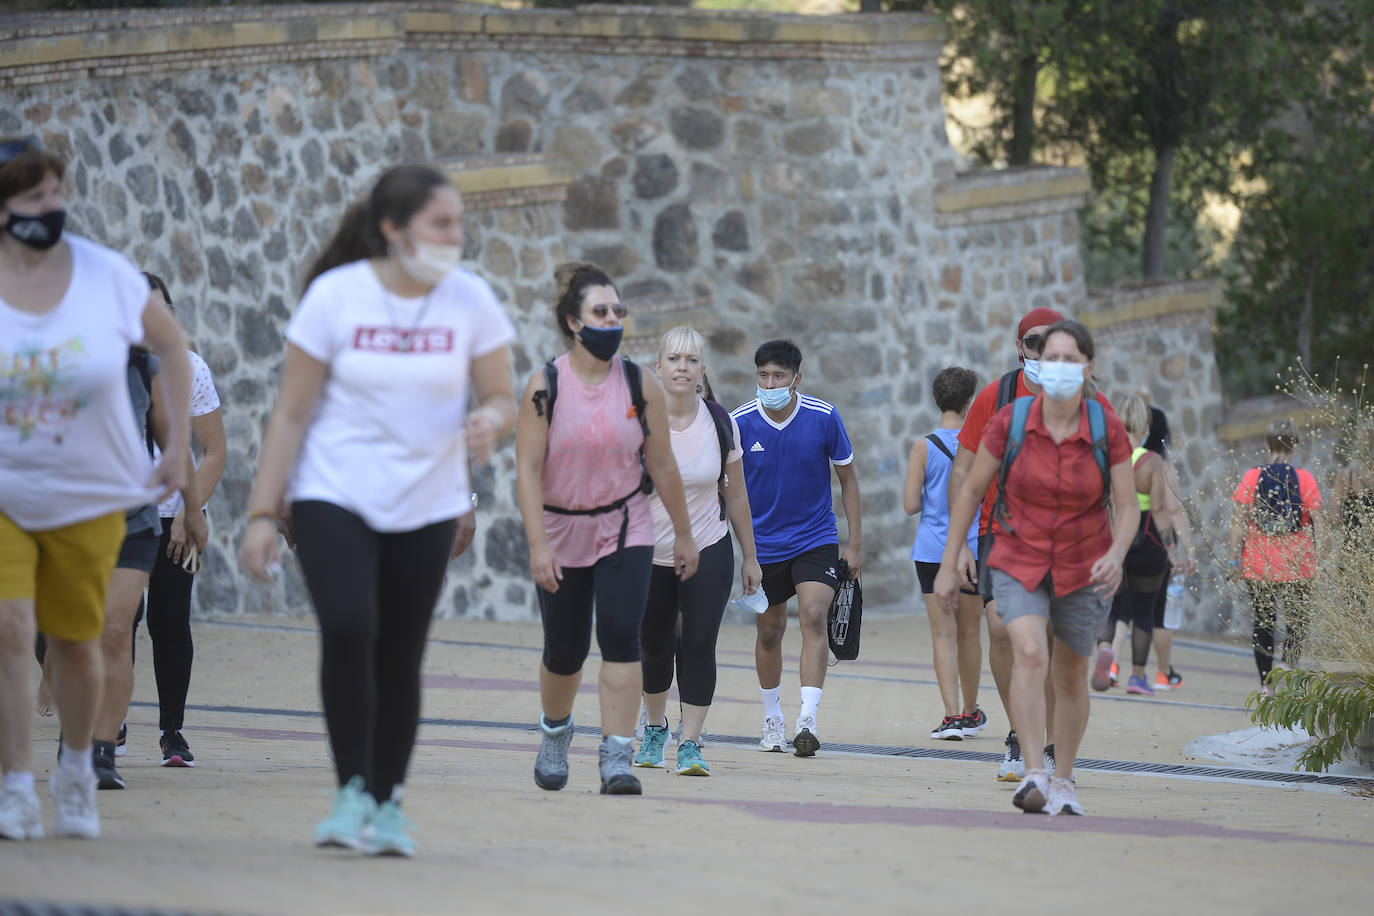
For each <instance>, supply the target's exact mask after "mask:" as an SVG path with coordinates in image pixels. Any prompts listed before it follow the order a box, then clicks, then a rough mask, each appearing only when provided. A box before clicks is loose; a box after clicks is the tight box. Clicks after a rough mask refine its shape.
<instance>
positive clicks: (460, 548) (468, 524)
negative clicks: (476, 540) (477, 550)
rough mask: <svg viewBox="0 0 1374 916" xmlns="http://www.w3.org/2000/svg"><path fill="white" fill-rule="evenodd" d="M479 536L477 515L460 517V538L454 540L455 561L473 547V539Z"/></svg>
mask: <svg viewBox="0 0 1374 916" xmlns="http://www.w3.org/2000/svg"><path fill="white" fill-rule="evenodd" d="M476 534H477V513H476V512H469V513H468V514H467V515H460V516H458V536H457V537H455V538H454V539H453V559H455V560H456V559H458V558H459V557H461V556H462V555H463V554H464V553H465V552H466V551H467V549H468V548H469V547H471V546H472V538H473V536H474V535H476Z"/></svg>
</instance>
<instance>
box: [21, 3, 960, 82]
mask: <svg viewBox="0 0 1374 916" xmlns="http://www.w3.org/2000/svg"><path fill="white" fill-rule="evenodd" d="M944 37H945V27H944V24H943V23H942V22H941V21H940V20H939V19H937V18H935V17H931V16H925V15H917V14H892V13H886V14H880V15H847V16H826V17H818V16H801V15H794V14H776V13H754V12H747V11H714V10H683V9H663V8H658V7H611V6H584V7H580V8H578V9H576V10H505V9H500V8H498V7H486V6H478V5H469V4H447V3H370V4H337V5H314V6H286V7H237V8H236V7H228V8H218V9H185V10H167V9H156V10H118V11H110V10H101V11H87V12H84V13H80V12H79V13H71V14H62V15H60V16H55V15H53V14H51V13H23V14H11V15H3V16H0V85H4V84H19V83H26V82H43V81H49V80H54V79H74V78H78V77H81V76H84V75H87V74H88V73H91V72H95V73H96V74H97V75H100V74H101V73H103V74H105V75H119V74H122V73H124V72H133V69H136V70H137V71H138V72H151V71H153V70H156V69H158V67H157V62H158V61H162V62H164V63H165V64H166V65H167V66H166V69H173V70H176V69H191V68H206V67H213V66H216V65H218V64H222V63H227V62H231V61H236V60H243V59H245V58H250V59H253V60H255V61H256V60H257V59H258V58H261V57H264V56H267V57H271V56H272V55H273V54H274V53H277V54H283V55H284V56H287V57H289V58H290V59H298V58H299V57H300V56H301V53H300V52H301V50H302V48H301V47H299V46H305V48H307V49H308V48H318V49H319V50H320V51H321V52H322V53H321V56H330V57H333V56H345V54H344V53H340V52H346V51H347V50H348V49H349V48H350V47H354V48H356V50H357V52H358V55H357V56H377V55H381V54H387V53H394V52H395V51H396V50H398V49H400V48H401V47H402V46H405V45H413V46H416V47H421V48H427V47H433V46H434V45H435V43H436V42H438V43H439V45H441V46H459V47H468V48H475V49H482V48H487V47H490V48H493V49H503V48H504V49H515V48H519V49H523V50H530V49H533V48H536V47H539V46H542V44H543V43H549V44H550V49H559V50H578V49H584V50H589V51H591V50H594V51H597V52H598V53H612V54H615V53H621V54H659V55H662V54H666V55H671V56H713V57H773V58H784V59H785V58H799V59H831V58H836V59H844V58H851V59H862V60H870V59H881V60H889V59H890V60H908V59H912V60H914V59H918V58H934V57H935V56H937V55H938V53H939V50H940V45H941V43H942V42H943V41H944ZM293 46H294V47H296V48H297V50H296V53H290V49H291V48H292V47H293Z"/></svg>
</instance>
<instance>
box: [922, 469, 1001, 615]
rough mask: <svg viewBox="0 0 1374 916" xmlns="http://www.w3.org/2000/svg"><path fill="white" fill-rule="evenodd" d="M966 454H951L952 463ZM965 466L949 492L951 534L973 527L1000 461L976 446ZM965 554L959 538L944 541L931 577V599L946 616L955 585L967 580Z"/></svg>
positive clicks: (953, 602)
mask: <svg viewBox="0 0 1374 916" xmlns="http://www.w3.org/2000/svg"><path fill="white" fill-rule="evenodd" d="M967 452H968V450H967V449H962V448H961V449H959V451H957V452H955V453H954V460H955V463H956V464H957V463H958V461H959V459H960V458H961V457H963V456H964V455H965V454H967ZM965 464H966V466H968V470H967V471H966V472H965V473H964V477H963V482H962V483H961V484H960V486H959V489H958V490H956V491H954V492H953V493H952V497H953V498H952V499H951V500H950V504H949V530H950V531H952V532H954V531H968V529H969V526H970V525H972V524H973V519H974V517H975V516H976V515H977V514H978V508H979V506H981V505H982V504H983V497H984V496H985V495H986V494H987V492H988V487H990V486H991V485H992V481H993V478H995V477H996V476H997V469H998V468H999V467H1000V466H1001V461H1000V460H999V459H997V458H994V457H993V456H992V452H990V451H988V448H987V446H986V445H979V446H978V451H977V453H976V454H975V455H973V456H972V457H970V458H969V459H968V460H967V461H966V462H965ZM967 553H969V549H968V544H966V543H965V542H964V539H963V538H962V537H949V538H946V539H945V553H944V556H943V557H942V558H941V560H940V571H939V573H937V574H936V576H935V598H936V600H937V601H939V603H940V605H941V606H942V607H944V608H946V609H947V610H949V611H950V613H953V612H954V608H955V605H956V604H957V603H958V601H959V584H960V583H961V582H963V581H964V580H965V578H966V577H967V572H966V571H965V569H964V563H963V556H964V554H967ZM969 581H976V580H973V579H969Z"/></svg>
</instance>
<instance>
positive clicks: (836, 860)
mask: <svg viewBox="0 0 1374 916" xmlns="http://www.w3.org/2000/svg"><path fill="white" fill-rule="evenodd" d="M433 637H434V640H433V644H432V646H431V649H430V651H429V653H428V655H427V657H426V662H425V677H426V684H427V689H426V693H425V709H424V714H425V717H426V723H425V725H424V726H423V727H422V729H421V734H420V747H419V749H418V752H417V755H416V758H415V760H414V762H413V765H412V770H411V777H410V779H409V782H408V786H407V800H406V809H407V811H408V812H409V814H410V816H411V817H412V818H413V819H414V820H415V821H416V822H417V824H418V830H417V837H418V840H419V843H420V855H419V856H418V857H417V858H415V859H414V860H409V861H398V860H385V861H374V860H366V859H362V858H359V857H358V856H356V855H354V854H351V853H347V852H344V851H341V850H316V849H313V848H312V847H311V846H310V845H309V836H310V831H311V829H312V827H313V825H314V823H315V821H316V820H317V819H318V818H319V817H321V816H322V815H323V813H324V811H325V810H326V808H327V806H328V802H329V797H330V793H331V789H332V776H331V769H330V767H329V764H328V759H327V757H326V756H325V744H324V726H323V721H322V720H321V718H320V716H319V712H318V710H319V699H318V692H317V687H316V658H317V647H316V638H315V635H314V632H313V630H312V629H311V626H310V620H309V619H308V618H304V617H294V618H256V619H234V620H226V621H215V622H208V623H201V624H198V625H197V628H196V648H197V658H196V673H195V679H194V682H193V684H192V690H191V697H190V702H191V704H192V706H193V708H192V710H191V711H190V712H189V713H188V726H189V727H188V728H187V729H186V735H187V737H188V739H189V741H190V743H191V746H192V748H193V749H194V750H195V752H196V756H197V759H198V761H199V762H200V765H199V766H198V767H197V768H196V769H193V770H164V769H161V768H160V767H158V766H157V762H158V760H159V759H160V755H159V754H158V752H157V738H156V735H157V730H156V722H157V716H156V708H155V700H156V691H155V689H154V686H153V679H152V671H151V666H150V661H151V659H150V654H151V653H150V649H149V646H148V644H147V640H146V637H143V638H142V639H141V642H140V646H139V670H138V687H137V689H136V691H135V708H134V709H133V710H132V711H131V713H130V716H129V756H128V757H126V758H124V762H123V763H122V765H121V771H122V772H123V773H124V775H125V777H126V778H127V780H128V783H129V788H128V790H127V791H124V792H102V793H100V803H101V812H102V816H103V818H104V830H105V835H104V837H103V838H102V839H100V840H98V841H94V842H80V841H70V840H65V841H56V840H51V839H48V840H42V841H33V842H26V843H11V844H4V845H0V912H3V911H5V909H6V908H5V905H4V903H3V901H5V900H11V901H13V900H29V901H33V900H46V901H63V902H82V903H88V904H104V905H107V906H126V907H143V908H157V909H160V910H164V911H165V910H173V911H175V910H185V911H196V912H223V913H292V914H301V913H343V912H359V913H449V912H461V913H541V914H543V913H565V912H573V913H584V912H585V913H591V912H627V911H630V910H631V909H636V908H642V909H643V910H645V911H646V912H653V913H674V914H676V913H694V914H695V913H746V912H777V911H788V912H799V913H834V914H837V916H847V914H850V913H861V912H862V913H869V912H874V913H910V912H918V911H923V910H927V909H938V910H940V911H942V912H950V911H962V912H967V913H984V912H989V911H993V910H994V909H996V910H999V911H1001V910H1006V911H1017V912H1051V911H1053V912H1056V913H1078V912H1082V913H1092V914H1094V916H1101V914H1104V913H1112V914H1118V913H1137V912H1139V913H1144V912H1150V913H1158V912H1166V911H1176V912H1207V913H1209V916H1211V914H1221V913H1232V912H1234V913H1243V914H1246V916H1253V914H1262V913H1285V914H1289V913H1292V912H1294V911H1295V910H1298V909H1301V910H1302V911H1305V912H1310V913H1328V912H1345V911H1350V912H1362V911H1364V910H1365V909H1366V908H1367V907H1368V903H1369V890H1368V889H1369V879H1368V870H1369V862H1370V861H1372V859H1371V856H1374V799H1369V798H1364V797H1357V796H1355V795H1352V794H1350V792H1349V791H1347V790H1346V789H1343V788H1341V787H1340V786H1338V785H1327V784H1322V783H1320V782H1319V783H1316V784H1311V785H1306V786H1303V785H1297V784H1294V783H1292V782H1274V781H1269V780H1270V778H1271V777H1270V775H1269V774H1265V773H1261V772H1259V771H1254V770H1251V771H1249V772H1245V771H1239V772H1237V771H1234V770H1233V771H1231V772H1230V773H1229V774H1228V775H1229V776H1230V777H1232V778H1226V779H1217V778H1212V777H1210V776H1208V775H1207V774H1208V773H1212V772H1215V771H1213V770H1204V769H1196V768H1195V767H1198V766H1200V765H1201V766H1208V767H1218V766H1225V765H1224V764H1218V763H1216V762H1215V761H1207V760H1191V759H1188V758H1186V757H1184V755H1183V748H1184V746H1185V745H1186V744H1187V743H1188V742H1189V741H1190V740H1191V739H1194V738H1196V737H1199V736H1204V735H1215V734H1221V733H1225V732H1229V731H1233V730H1236V729H1242V728H1245V727H1246V726H1247V725H1249V722H1248V719H1247V718H1246V715H1245V713H1244V710H1243V706H1244V698H1245V696H1246V694H1247V693H1248V692H1249V691H1250V690H1251V689H1253V685H1254V674H1253V662H1252V661H1251V660H1250V659H1249V658H1248V657H1247V656H1245V655H1237V654H1231V653H1225V652H1216V651H1207V650H1206V649H1205V648H1204V647H1201V646H1184V647H1179V648H1177V649H1176V650H1175V656H1176V660H1175V665H1176V666H1177V667H1178V668H1179V669H1180V670H1181V671H1182V672H1183V673H1184V675H1185V678H1186V681H1185V685H1184V689H1183V690H1181V691H1177V692H1173V693H1166V694H1160V695H1158V696H1157V697H1155V698H1138V697H1127V696H1125V694H1124V693H1122V692H1121V691H1113V692H1111V693H1108V694H1103V695H1094V698H1093V703H1092V720H1091V722H1090V723H1089V727H1088V734H1087V736H1086V739H1085V741H1084V746H1083V751H1082V753H1083V756H1084V757H1087V758H1094V759H1095V760H1097V761H1098V762H1099V766H1101V767H1103V768H1096V769H1083V770H1081V771H1080V773H1079V774H1078V781H1079V785H1080V792H1081V797H1082V800H1083V804H1084V806H1085V807H1086V808H1087V810H1088V814H1089V816H1088V817H1085V818H1063V817H1060V818H1048V817H1041V816H1030V815H1023V814H1021V813H1019V812H1017V811H1016V810H1015V809H1013V808H1012V806H1011V787H1010V786H1008V785H1005V784H1001V783H998V782H996V781H995V780H994V778H993V777H994V774H995V771H996V764H995V763H994V762H992V761H993V760H994V759H995V758H996V757H997V756H999V755H1000V752H1001V744H1002V737H1003V736H1004V735H1005V733H1006V720H1005V717H1004V715H1003V713H1002V710H1001V707H1000V704H999V703H998V701H997V698H996V695H995V691H994V690H993V689H992V686H991V678H990V676H986V675H985V678H984V683H985V685H986V686H985V688H984V691H983V693H982V699H983V706H984V708H985V709H986V710H987V712H988V715H989V717H990V718H991V720H992V724H991V727H990V728H989V729H988V730H987V731H986V732H985V733H984V734H983V735H982V736H980V737H979V738H976V739H972V740H968V741H964V742H962V743H959V744H954V743H950V742H935V741H931V740H930V739H929V738H927V737H926V736H927V734H928V733H929V731H930V728H931V727H932V726H933V725H934V724H935V721H936V720H937V719H938V718H939V701H938V694H937V691H936V688H935V680H934V672H933V670H932V669H931V666H930V638H929V631H928V629H927V625H926V621H925V618H924V617H901V618H886V619H882V618H879V619H872V620H868V621H866V622H865V630H864V636H863V645H864V651H863V658H862V659H861V660H860V661H857V662H847V663H843V664H841V665H840V666H839V667H837V668H833V669H831V675H830V678H829V680H828V681H827V684H826V692H825V698H824V701H823V703H822V706H821V715H820V719H819V726H820V736H821V739H822V741H823V742H825V744H826V745H827V748H823V749H822V752H821V754H820V755H819V756H817V757H816V758H814V759H810V760H803V759H798V758H795V757H793V756H791V755H781V754H764V753H760V752H759V751H757V750H756V749H755V748H754V747H751V746H750V744H751V743H752V742H754V741H755V740H756V736H757V729H758V723H759V718H760V710H759V704H758V689H757V683H756V681H755V678H754V672H753V632H752V629H749V628H744V627H727V628H726V629H725V631H724V632H723V633H722V638H721V651H720V662H721V666H722V667H721V673H720V684H719V688H718V692H717V694H718V695H717V699H716V705H715V707H714V708H713V710H712V713H711V716H710V718H709V719H708V721H707V733H708V734H707V746H706V748H705V753H706V755H707V759H708V760H709V761H710V763H711V766H712V773H713V775H712V776H711V778H709V779H692V778H687V777H678V776H675V775H672V774H671V772H666V771H652V770H650V771H639V772H640V775H641V777H642V778H643V780H644V787H645V794H644V796H643V797H642V798H603V797H600V796H599V795H598V794H597V787H598V780H597V772H596V738H595V736H594V735H593V734H591V732H592V730H593V728H594V726H595V725H596V723H597V717H596V696H595V676H594V675H595V671H596V661H595V660H593V661H592V662H591V663H590V664H589V666H588V675H589V676H588V677H587V678H586V679H585V680H586V682H587V683H586V685H585V686H584V687H583V691H582V696H581V698H580V700H579V702H578V704H577V708H576V710H575V716H576V718H577V721H578V722H579V723H580V724H581V725H582V726H586V727H587V728H586V731H587V734H585V735H584V734H579V736H578V738H577V739H576V740H575V742H574V744H573V758H572V778H571V782H570V784H569V787H568V788H567V789H565V790H564V791H562V792H558V793H548V792H542V791H540V790H538V789H537V788H536V787H535V785H534V782H533V780H532V778H531V775H530V771H531V767H532V765H533V760H534V752H535V748H536V746H537V735H536V733H535V732H534V730H533V728H532V725H531V723H533V721H534V720H535V718H536V716H537V714H538V694H537V690H536V682H535V670H536V666H537V664H538V651H539V640H540V635H539V629H538V627H537V626H535V625H532V624H499V623H481V622H472V621H442V622H439V623H437V624H436V625H435V628H434V631H433ZM799 641H800V636H799V634H798V633H797V631H796V629H795V626H794V627H793V628H792V629H791V630H790V631H789V633H788V636H787V641H786V648H785V653H786V654H785V657H786V658H790V659H792V660H793V662H792V664H791V665H789V666H788V667H787V673H786V674H785V675H784V681H783V685H784V690H783V701H784V702H783V708H784V711H785V712H786V714H787V716H788V719H789V724H790V720H791V718H792V717H793V716H794V715H795V713H796V707H797V703H798V693H797V682H796V668H795V659H796V656H797V650H798V648H799V645H800V642H799ZM713 736H715V737H713ZM56 737H57V726H56V723H55V721H54V720H52V719H45V720H40V721H39V725H38V728H37V729H36V739H35V740H36V742H37V747H36V759H37V760H38V762H39V763H38V765H39V767H40V768H41V769H42V770H43V771H44V772H40V773H39V778H40V779H44V778H46V769H47V767H48V766H50V764H51V760H52V756H53V755H52V750H53V748H54V746H55V745H54V742H55V740H56ZM839 745H843V746H845V748H846V749H845V750H843V751H841V750H837V749H835V748H836V747H837V746H839ZM1134 764H1147V765H1158V766H1154V767H1143V768H1142V767H1135V766H1133V765H1134ZM1176 767H1182V769H1181V770H1175V768H1176ZM1113 768H1114V769H1113ZM1141 769H1157V770H1165V771H1169V770H1175V772H1174V773H1173V775H1159V774H1158V773H1149V772H1140V770H1141ZM1237 776H1239V777H1242V778H1235V777H1237ZM1250 777H1255V778H1250ZM45 817H46V818H47V820H48V822H49V823H50V822H51V808H50V804H45Z"/></svg>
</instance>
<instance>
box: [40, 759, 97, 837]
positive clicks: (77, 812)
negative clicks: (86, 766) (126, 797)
mask: <svg viewBox="0 0 1374 916" xmlns="http://www.w3.org/2000/svg"><path fill="white" fill-rule="evenodd" d="M48 794H49V795H51V796H52V798H53V801H55V802H57V814H56V816H54V817H53V821H52V832H53V836H71V837H87V838H90V839H94V838H95V837H98V836H100V812H99V811H97V810H96V807H95V773H93V772H91V771H90V770H87V771H85V772H75V773H74V772H71V771H69V770H68V768H67V767H65V766H62V765H61V764H58V766H57V767H56V768H55V769H54V770H53V771H52V775H51V776H49V777H48Z"/></svg>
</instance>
